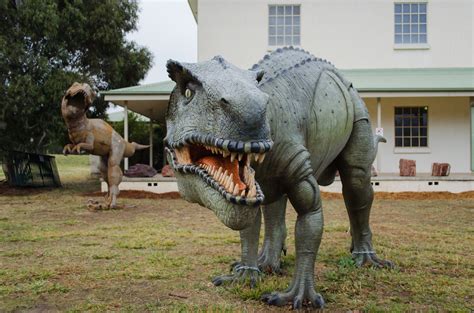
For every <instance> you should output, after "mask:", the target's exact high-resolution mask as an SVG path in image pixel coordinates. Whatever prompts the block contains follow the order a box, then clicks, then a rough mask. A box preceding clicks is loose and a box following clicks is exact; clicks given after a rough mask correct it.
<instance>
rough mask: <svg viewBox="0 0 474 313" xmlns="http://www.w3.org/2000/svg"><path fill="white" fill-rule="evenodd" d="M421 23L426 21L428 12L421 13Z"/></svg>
mask: <svg viewBox="0 0 474 313" xmlns="http://www.w3.org/2000/svg"><path fill="white" fill-rule="evenodd" d="M420 23H426V14H420Z"/></svg>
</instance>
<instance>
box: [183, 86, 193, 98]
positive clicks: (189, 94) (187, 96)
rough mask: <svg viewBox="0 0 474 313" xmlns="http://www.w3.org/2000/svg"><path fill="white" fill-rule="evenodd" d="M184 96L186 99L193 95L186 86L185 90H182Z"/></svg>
mask: <svg viewBox="0 0 474 313" xmlns="http://www.w3.org/2000/svg"><path fill="white" fill-rule="evenodd" d="M184 96H185V97H186V99H188V100H189V99H191V97H192V96H193V92H192V91H191V89H189V88H186V90H185V91H184Z"/></svg>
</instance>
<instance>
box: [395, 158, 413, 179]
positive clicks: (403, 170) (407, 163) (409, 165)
mask: <svg viewBox="0 0 474 313" xmlns="http://www.w3.org/2000/svg"><path fill="white" fill-rule="evenodd" d="M399 168H400V176H416V161H415V160H407V159H400V163H399Z"/></svg>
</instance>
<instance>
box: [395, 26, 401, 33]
mask: <svg viewBox="0 0 474 313" xmlns="http://www.w3.org/2000/svg"><path fill="white" fill-rule="evenodd" d="M401 32H402V25H400V24H398V25H395V33H396V34H400V33H401Z"/></svg>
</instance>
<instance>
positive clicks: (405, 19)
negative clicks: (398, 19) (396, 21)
mask: <svg viewBox="0 0 474 313" xmlns="http://www.w3.org/2000/svg"><path fill="white" fill-rule="evenodd" d="M403 23H410V14H403Z"/></svg>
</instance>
